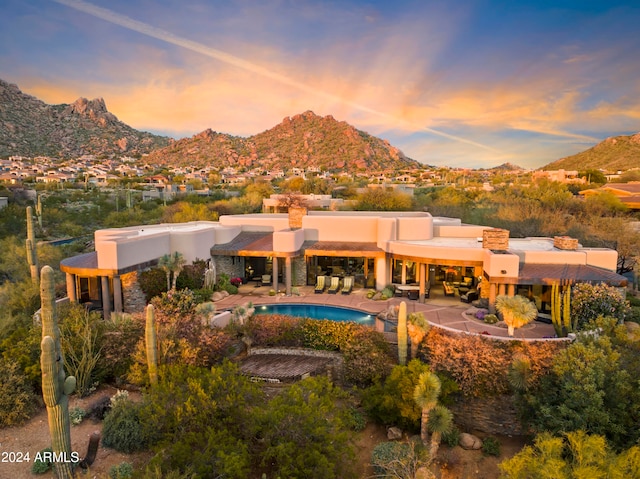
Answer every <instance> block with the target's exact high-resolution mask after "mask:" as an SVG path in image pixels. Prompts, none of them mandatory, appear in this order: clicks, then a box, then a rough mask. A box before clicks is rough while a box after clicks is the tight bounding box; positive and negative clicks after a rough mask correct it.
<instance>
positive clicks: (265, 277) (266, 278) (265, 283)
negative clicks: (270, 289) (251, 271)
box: [262, 274, 271, 286]
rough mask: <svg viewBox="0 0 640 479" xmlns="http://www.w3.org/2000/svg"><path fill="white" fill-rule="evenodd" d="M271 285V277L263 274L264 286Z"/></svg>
mask: <svg viewBox="0 0 640 479" xmlns="http://www.w3.org/2000/svg"><path fill="white" fill-rule="evenodd" d="M270 284H271V275H270V274H263V275H262V286H269V285H270Z"/></svg>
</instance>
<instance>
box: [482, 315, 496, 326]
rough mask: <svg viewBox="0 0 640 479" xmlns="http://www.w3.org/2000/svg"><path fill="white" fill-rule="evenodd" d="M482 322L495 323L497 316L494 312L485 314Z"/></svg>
mask: <svg viewBox="0 0 640 479" xmlns="http://www.w3.org/2000/svg"><path fill="white" fill-rule="evenodd" d="M484 322H485V323H487V324H496V323H497V322H498V317H497V316H496V315H495V314H487V315H485V317H484Z"/></svg>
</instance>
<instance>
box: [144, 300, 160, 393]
mask: <svg viewBox="0 0 640 479" xmlns="http://www.w3.org/2000/svg"><path fill="white" fill-rule="evenodd" d="M144 337H145V345H146V350H147V367H148V369H149V382H151V384H152V385H154V384H157V383H158V347H157V342H158V339H157V334H156V320H155V314H154V309H153V305H152V304H150V305H148V306H147V322H146V326H145V336H144Z"/></svg>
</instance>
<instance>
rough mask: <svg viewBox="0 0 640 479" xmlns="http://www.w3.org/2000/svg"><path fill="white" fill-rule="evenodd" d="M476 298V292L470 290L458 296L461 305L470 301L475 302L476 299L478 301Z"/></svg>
mask: <svg viewBox="0 0 640 479" xmlns="http://www.w3.org/2000/svg"><path fill="white" fill-rule="evenodd" d="M478 296H479V294H478V290H476V289H470V290H469V291H467V292H466V293H465V294H461V295H460V301H462V302H463V303H470V302H471V301H475V300H476V299H478Z"/></svg>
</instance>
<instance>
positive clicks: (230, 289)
mask: <svg viewBox="0 0 640 479" xmlns="http://www.w3.org/2000/svg"><path fill="white" fill-rule="evenodd" d="M224 290H225V291H226V292H227V293H229V294H238V287H237V286H234V285H232V284H228V285H226V286H225V288H224Z"/></svg>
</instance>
